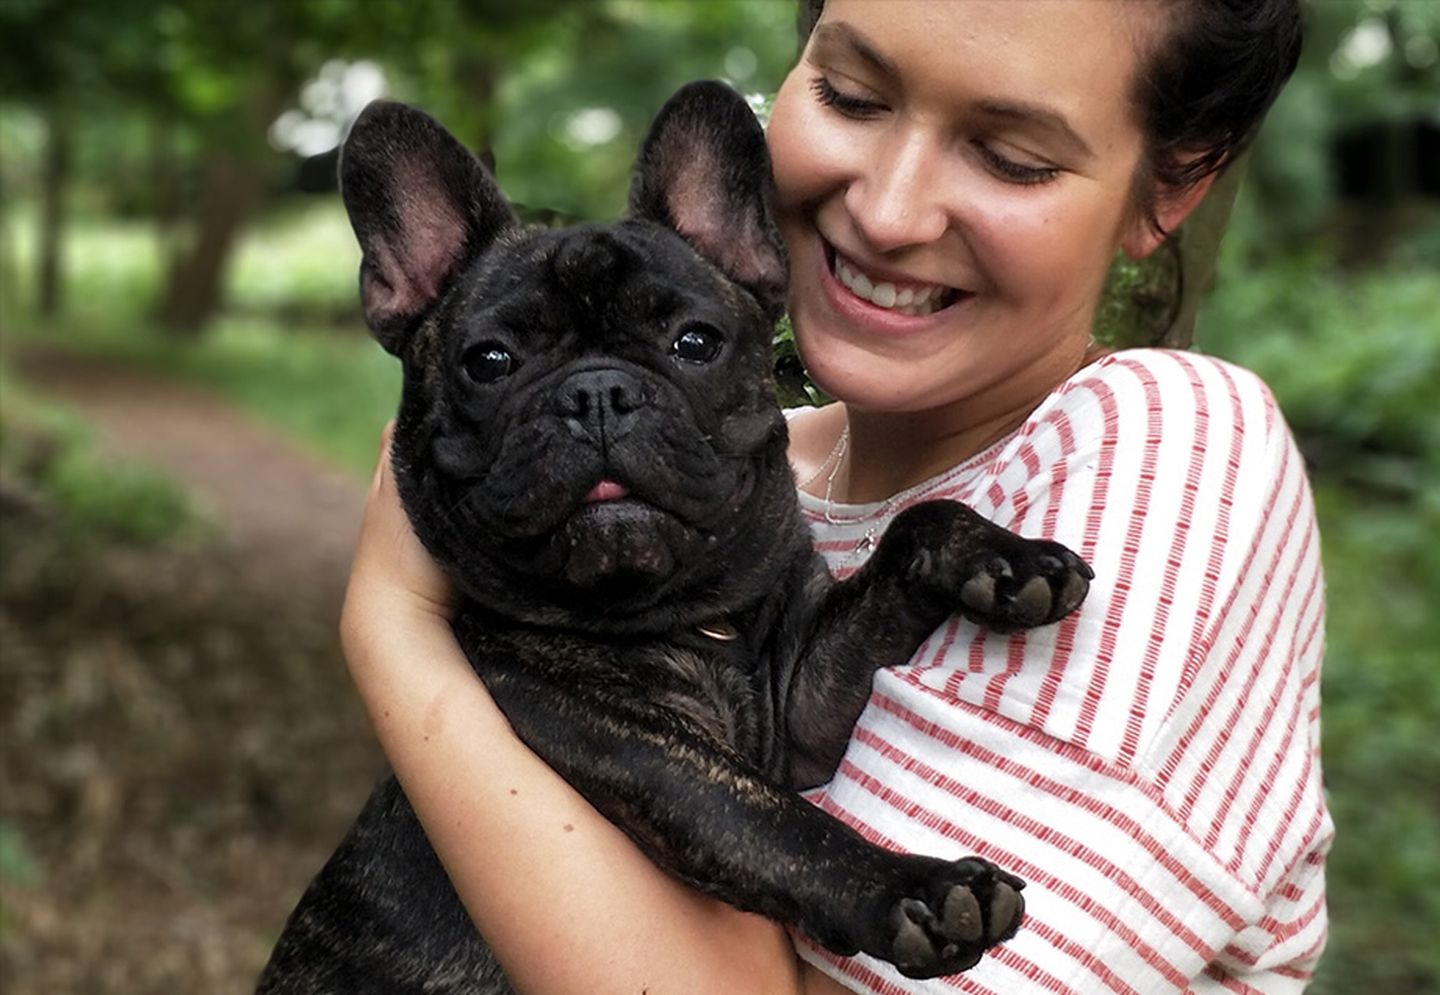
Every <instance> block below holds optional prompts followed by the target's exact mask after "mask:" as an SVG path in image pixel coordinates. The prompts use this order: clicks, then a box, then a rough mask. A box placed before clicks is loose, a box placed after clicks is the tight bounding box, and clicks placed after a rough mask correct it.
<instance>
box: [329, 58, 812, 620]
mask: <svg viewBox="0 0 1440 995" xmlns="http://www.w3.org/2000/svg"><path fill="white" fill-rule="evenodd" d="M340 175H341V189H342V193H343V196H344V200H345V206H346V209H347V210H348V211H349V213H350V219H351V223H352V225H353V226H354V228H355V233H356V236H357V237H358V239H359V241H360V245H361V248H362V250H363V261H362V263H361V267H360V285H361V288H360V289H361V299H362V303H363V306H364V312H365V318H366V321H367V323H368V324H369V325H370V327H371V329H372V330H373V331H374V333H375V335H376V337H377V338H378V339H379V340H380V342H381V344H382V345H383V346H384V347H385V348H386V349H387V350H389V351H390V352H392V353H394V354H395V355H397V356H399V357H400V358H401V360H402V361H403V363H404V368H405V387H404V396H403V399H402V401H401V406H400V413H399V416H398V418H397V422H396V430H395V437H394V448H393V450H392V453H393V463H394V467H395V470H396V475H397V480H398V482H399V485H400V491H401V495H402V498H403V500H404V501H405V505H406V509H407V511H408V512H409V515H410V518H411V520H412V522H413V523H414V525H415V528H416V531H417V533H418V534H419V536H420V537H421V539H422V540H423V541H424V542H425V544H426V546H427V547H428V548H429V549H430V550H431V552H432V553H433V554H434V555H435V556H436V557H437V559H439V560H440V561H441V562H442V563H443V564H444V565H446V566H447V567H448V568H449V569H450V570H451V571H452V573H453V574H454V575H455V576H456V578H457V580H458V582H459V583H460V585H461V587H462V589H463V590H465V591H466V593H468V594H470V595H471V596H472V597H475V598H477V599H478V600H480V601H482V602H484V603H486V604H489V605H491V606H492V607H494V608H497V609H499V610H502V611H506V612H509V613H512V614H516V615H518V616H520V617H522V618H529V619H532V620H536V621H544V622H551V623H554V622H563V623H568V624H576V623H577V622H579V623H580V624H590V625H600V626H605V627H617V628H625V627H633V626H636V625H641V624H654V623H655V622H656V621H657V619H660V618H663V619H664V620H665V621H666V622H667V623H675V622H683V621H692V620H693V619H692V618H687V617H686V616H687V615H688V614H694V615H697V616H703V615H704V614H705V613H706V612H713V611H714V610H715V609H716V608H717V607H722V606H723V605H724V603H725V602H726V600H727V598H731V599H733V597H734V594H733V592H735V591H738V590H740V589H742V588H744V587H747V586H750V585H753V584H754V583H756V582H757V578H761V577H763V571H764V570H765V569H766V564H767V563H771V562H773V560H772V557H773V556H775V555H777V554H779V553H781V552H782V550H779V549H774V548H771V547H776V546H789V544H790V543H789V537H788V536H783V537H777V536H776V535H775V532H776V530H777V529H788V528H789V523H790V522H791V521H793V504H792V503H791V502H793V483H792V481H791V479H790V475H789V469H788V465H787V464H786V461H785V428H784V421H783V418H782V417H781V415H780V413H779V411H778V409H777V406H776V403H775V399H774V385H773V382H772V376H771V369H770V362H771V359H770V340H771V334H772V329H773V325H774V321H775V319H776V317H777V316H778V314H779V312H780V309H781V308H782V306H783V295H784V289H785V283H786V264H785V255H784V250H783V248H782V246H781V244H780V242H779V240H778V237H777V236H776V234H775V231H774V228H773V227H772V225H771V223H770V220H769V217H768V214H767V210H766V194H767V190H768V186H769V182H770V171H769V160H768V158H767V156H766V151H765V143H764V136H763V134H762V133H761V131H760V128H759V125H758V123H757V122H756V120H755V118H754V115H753V114H752V113H751V111H750V109H749V107H748V106H747V105H746V104H745V102H744V100H743V99H742V98H741V97H740V96H739V95H738V94H736V93H735V92H734V91H733V90H730V89H729V88H728V87H725V86H722V85H720V84H717V83H697V84H691V85H690V86H687V87H686V88H684V89H682V90H681V91H680V92H679V93H677V94H676V95H675V96H674V97H672V98H671V100H670V101H669V102H668V103H667V104H666V105H665V107H664V108H663V109H662V110H661V111H660V113H659V115H658V116H657V117H656V119H655V122H654V124H653V125H652V126H651V130H650V134H649V136H648V137H647V138H646V140H645V143H644V145H643V147H642V149H641V152H640V156H639V160H638V162H637V164H636V169H635V175H634V179H633V183H632V186H631V192H630V206H629V211H628V213H627V216H626V217H625V218H624V219H623V220H621V221H619V222H617V223H615V224H608V225H580V226H576V227H572V228H568V229H559V230H549V229H539V228H525V227H521V226H520V225H519V224H517V222H516V220H515V217H514V215H513V213H512V212H511V210H510V208H509V206H508V205H507V204H506V202H505V200H504V198H503V196H502V195H501V193H500V191H499V190H498V188H497V187H496V185H495V182H494V181H493V180H492V179H491V177H490V176H489V175H488V174H487V173H486V172H485V169H484V167H482V166H481V165H480V163H479V161H478V160H477V159H476V158H475V157H474V156H473V155H471V154H470V153H469V152H468V151H467V150H466V149H465V148H464V147H462V146H461V145H460V144H459V143H458V142H457V141H456V140H455V139H454V138H453V137H452V136H451V135H450V134H449V133H447V132H446V131H445V130H444V129H443V128H442V127H441V126H440V125H439V124H437V123H436V122H435V121H434V120H433V119H431V118H429V117H428V116H426V115H424V114H422V113H421V112H419V111H417V110H414V109H412V108H409V107H405V106H404V105H401V104H395V103H376V104H372V105H371V106H370V107H369V108H367V109H366V111H365V112H364V114H362V115H361V117H360V119H359V120H358V121H357V122H356V123H355V127H354V128H353V129H352V131H351V133H350V136H349V138H348V139H347V140H346V142H345V146H344V149H343V152H342V158H341V169H340ZM737 564H750V565H751V566H748V567H745V568H739V567H737V566H736V565H737ZM759 582H760V583H763V580H761V581H759ZM682 601H685V602H698V603H696V604H695V605H694V607H686V606H685V605H683V604H679V602H682ZM722 610H723V607H722ZM641 619H646V620H648V622H645V623H642V622H641V621H640V620H641Z"/></svg>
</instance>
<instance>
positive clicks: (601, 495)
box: [582, 477, 630, 504]
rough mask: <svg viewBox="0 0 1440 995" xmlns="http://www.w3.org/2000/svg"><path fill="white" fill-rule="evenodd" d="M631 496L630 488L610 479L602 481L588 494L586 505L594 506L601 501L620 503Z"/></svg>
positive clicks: (584, 501) (585, 498) (584, 500)
mask: <svg viewBox="0 0 1440 995" xmlns="http://www.w3.org/2000/svg"><path fill="white" fill-rule="evenodd" d="M629 496H630V488H628V487H626V486H625V485H624V484H622V483H619V482H618V481H614V480H611V479H610V478H609V477H605V478H603V479H601V480H600V481H599V482H597V483H596V484H595V486H594V487H592V488H590V490H589V491H588V492H587V493H586V495H585V497H584V499H583V502H582V503H584V504H593V503H596V502H599V501H620V500H623V499H624V498H627V497H629Z"/></svg>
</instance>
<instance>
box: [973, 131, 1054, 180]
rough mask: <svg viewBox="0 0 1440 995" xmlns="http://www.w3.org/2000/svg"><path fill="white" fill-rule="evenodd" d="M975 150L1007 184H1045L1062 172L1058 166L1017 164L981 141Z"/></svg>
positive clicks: (976, 144)
mask: <svg viewBox="0 0 1440 995" xmlns="http://www.w3.org/2000/svg"><path fill="white" fill-rule="evenodd" d="M975 148H976V150H977V151H978V152H979V153H980V158H981V159H982V160H984V162H985V165H986V166H987V167H988V168H989V169H990V171H991V172H993V173H995V174H996V175H998V176H999V177H1000V178H1001V179H1002V180H1005V181H1006V182H1007V183H1018V184H1021V185H1029V184H1034V183H1045V182H1048V181H1050V180H1053V179H1054V178H1055V177H1057V176H1059V175H1060V173H1061V172H1062V170H1061V169H1060V167H1058V166H1031V165H1028V164H1026V163H1023V162H1016V161H1015V160H1014V159H1011V158H1008V157H1007V156H1003V155H1001V154H1000V153H999V152H996V151H995V150H994V149H993V148H991V147H990V146H989V145H987V144H985V143H984V142H981V141H977V142H975Z"/></svg>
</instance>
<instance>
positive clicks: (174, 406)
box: [0, 355, 383, 995]
mask: <svg viewBox="0 0 1440 995" xmlns="http://www.w3.org/2000/svg"><path fill="white" fill-rule="evenodd" d="M15 365H16V366H18V369H19V372H20V374H21V377H22V379H23V380H24V381H25V382H26V383H27V384H28V385H29V386H31V387H32V388H33V389H34V390H35V391H36V392H37V393H41V394H42V395H45V394H48V395H50V396H53V397H54V398H56V399H58V400H61V401H63V402H64V403H65V404H66V405H68V406H70V407H72V408H74V409H75V410H77V411H79V412H80V413H81V414H83V415H84V416H85V418H86V419H87V420H88V421H89V422H91V423H92V424H93V426H94V427H95V429H96V433H97V437H98V441H99V442H100V444H101V447H102V451H104V452H106V453H113V454H115V455H116V456H118V457H123V458H125V459H127V460H131V461H135V460H139V461H143V462H146V463H150V464H152V465H154V466H156V467H158V468H160V469H162V470H164V471H165V472H167V473H168V474H170V475H171V476H172V477H173V478H174V479H176V480H177V481H179V482H181V483H182V484H183V485H185V486H186V487H187V488H188V489H190V490H192V491H193V492H194V494H195V495H196V496H197V498H198V499H199V500H200V502H202V504H203V505H204V506H205V507H207V508H208V509H209V510H210V512H211V514H212V516H213V518H214V520H215V522H216V523H217V531H218V535H216V536H215V537H213V538H207V539H205V540H203V541H198V542H191V543H189V544H187V545H184V546H181V547H180V548H162V549H144V548H130V547H118V546H117V547H114V548H111V547H108V546H107V547H96V546H94V545H93V544H92V545H83V546H82V545H77V544H76V543H75V542H74V541H73V540H67V539H66V537H65V536H63V535H58V534H54V533H55V530H54V529H52V528H51V527H50V526H49V525H48V523H47V521H46V519H45V518H44V517H43V516H41V517H37V518H34V519H30V520H27V519H23V518H22V517H20V516H18V515H13V514H12V515H4V516H0V991H5V992H6V993H7V995H40V993H54V992H92V993H97V995H111V993H114V995H119V993H122V992H123V993H127V995H144V993H152V992H153V993H157V995H158V993H161V992H164V993H173V992H205V993H220V995H228V993H236V995H239V993H243V992H249V991H252V990H253V987H254V982H255V978H256V976H257V975H258V972H259V970H260V967H261V966H262V965H263V963H264V960H265V958H266V956H267V955H268V952H269V949H270V946H271V945H272V944H273V942H274V938H275V936H276V935H277V933H278V931H279V929H280V927H281V925H282V924H283V922H284V918H285V916H286V914H287V913H288V911H289V909H290V908H291V907H293V905H294V903H295V901H296V899H297V898H298V896H299V893H300V891H301V889H302V888H303V887H304V886H305V884H306V883H307V882H308V880H309V878H310V877H311V876H312V875H313V874H314V873H315V871H316V870H318V869H319V867H320V865H321V864H322V863H323V861H324V859H325V857H326V855H328V853H329V852H330V851H331V850H332V849H333V848H334V846H335V844H336V843H337V842H338V840H339V838H340V835H341V834H342V833H343V832H344V829H345V827H346V826H347V825H348V824H349V822H350V821H351V820H352V819H353V817H354V815H355V813H356V812H358V810H359V807H360V805H361V803H362V802H363V799H364V796H365V794H366V793H367V792H368V789H369V786H370V785H371V784H372V783H373V781H374V778H375V777H376V775H377V774H378V773H380V772H381V770H382V769H383V765H382V762H381V759H380V756H379V753H378V750H377V749H376V748H375V746H374V744H373V740H372V738H371V735H370V731H369V727H368V724H367V723H366V721H365V718H364V716H363V714H362V712H361V710H360V708H359V705H358V703H357V701H356V699H355V696H354V693H353V690H352V689H351V687H350V685H349V681H348V678H347V677H346V675H345V671H344V667H343V663H342V662H341V660H340V658H339V652H338V646H337V640H336V635H335V622H336V619H337V617H338V606H339V602H340V597H341V593H342V590H343V584H344V579H345V575H346V571H347V568H348V564H349V557H350V550H351V548H352V544H353V542H354V537H355V532H356V528H357V526H358V522H359V517H360V513H361V509H362V506H363V499H364V485H363V483H362V482H361V481H358V480H356V479H354V478H352V477H351V476H349V475H347V474H345V473H343V472H341V471H339V470H336V469H334V468H331V467H328V466H326V465H324V464H323V463H322V462H320V461H319V460H317V459H315V458H313V457H311V456H309V455H308V454H306V453H304V452H302V451H300V450H299V449H297V448H296V447H295V446H293V445H291V444H290V443H288V442H287V441H286V440H284V439H283V438H281V437H280V436H279V435H278V434H276V433H275V432H273V431H271V430H269V429H267V428H265V427H263V426H260V425H258V424H256V423H255V422H253V421H252V420H250V419H249V418H247V417H245V416H243V415H241V414H240V413H238V412H237V411H235V410H234V409H233V408H231V407H230V406H228V405H226V404H225V403H223V402H221V401H218V400H216V399H215V398H213V397H212V396H209V395H206V394H204V393H202V392H200V391H197V390H195V389H193V388H190V387H186V386H181V385H177V384H174V383H171V382H169V381H166V380H164V379H161V378H158V377H156V376H155V375H153V374H147V373H143V372H138V371H135V370H129V369H123V368H114V367H110V366H106V365H102V364H99V363H97V362H95V361H93V360H80V359H72V358H62V357H58V356H54V355H47V356H44V357H26V358H25V359H23V360H22V361H21V362H19V363H18V364H15Z"/></svg>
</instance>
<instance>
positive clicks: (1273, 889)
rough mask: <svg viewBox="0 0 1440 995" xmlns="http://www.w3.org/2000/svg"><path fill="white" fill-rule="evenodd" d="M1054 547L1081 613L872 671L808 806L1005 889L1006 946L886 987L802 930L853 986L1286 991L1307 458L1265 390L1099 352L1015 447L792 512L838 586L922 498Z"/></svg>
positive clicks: (1022, 431)
mask: <svg viewBox="0 0 1440 995" xmlns="http://www.w3.org/2000/svg"><path fill="white" fill-rule="evenodd" d="M936 497H946V498H954V499H957V500H960V501H964V502H966V503H968V504H970V505H972V506H973V507H974V508H975V509H976V510H977V511H979V512H980V513H981V514H983V515H985V516H986V517H988V518H990V519H991V520H993V521H995V522H997V523H999V524H1000V525H1003V526H1005V527H1007V528H1010V529H1013V530H1014V531H1016V532H1018V533H1020V534H1022V535H1026V536H1034V537H1043V538H1048V539H1055V540H1058V541H1060V542H1063V543H1065V544H1067V545H1068V546H1070V547H1071V548H1072V549H1074V550H1075V551H1076V552H1078V553H1080V554H1081V555H1082V556H1083V557H1084V558H1085V559H1086V561H1087V562H1089V563H1090V564H1091V566H1093V567H1094V569H1095V575H1096V576H1095V580H1094V581H1093V583H1092V585H1091V588H1090V595H1089V598H1088V600H1087V601H1086V602H1085V604H1084V606H1083V607H1082V609H1081V610H1080V611H1079V612H1078V613H1076V614H1075V615H1073V616H1071V617H1070V618H1067V619H1065V620H1064V621H1063V622H1061V623H1060V624H1058V625H1055V626H1050V627H1048V628H1045V629H1040V630H1037V631H1033V632H1029V633H1023V634H1018V635H1012V636H1003V635H997V634H995V633H989V632H985V631H983V630H981V629H979V628H977V627H976V626H975V625H973V624H971V623H969V622H966V621H964V620H963V619H958V618H957V619H952V620H951V621H950V622H948V623H947V624H946V625H944V626H943V627H941V628H940V629H939V630H937V631H936V632H935V633H934V634H933V635H932V636H931V638H930V639H929V640H928V641H927V642H926V643H925V645H923V646H922V647H921V648H920V650H919V651H918V652H917V653H916V654H915V656H914V658H913V659H912V660H911V662H910V663H909V665H907V666H903V667H893V668H889V669H886V670H882V671H880V672H879V674H878V675H877V676H876V679H875V688H874V692H873V694H872V696H871V699H870V703H869V705H868V707H867V708H866V710H865V713H864V714H863V715H862V716H861V718H860V721H859V723H858V725H857V726H856V729H855V733H854V736H853V737H852V739H851V743H850V747H849V750H848V752H847V753H846V755H845V759H844V761H843V762H842V764H841V767H840V770H839V771H838V773H837V774H836V776H835V778H834V780H833V781H832V782H831V783H830V784H828V785H826V786H825V787H823V788H820V789H817V790H816V791H815V792H813V793H812V794H811V798H812V800H813V801H814V802H815V803H816V804H817V805H820V806H821V807H822V808H824V809H825V810H827V811H829V812H832V813H833V814H835V815H836V816H838V817H839V818H841V819H843V820H844V821H846V822H848V823H850V824H851V825H853V826H855V827H856V828H857V829H859V830H860V831H861V832H862V833H863V834H864V835H865V836H867V837H868V838H869V839H872V840H874V841H876V842H878V843H880V844H882V845H884V846H887V847H890V848H893V849H899V850H905V851H912V852H919V853H926V854H931V855H934V856H942V857H961V856H965V855H967V854H972V853H974V854H979V855H981V856H984V857H987V858H989V859H991V860H993V861H995V862H996V863H998V864H1000V865H1001V866H1003V867H1005V868H1006V869H1007V870H1010V871H1013V872H1014V873H1016V874H1019V875H1020V876H1022V877H1023V878H1025V879H1026V881H1027V888H1026V890H1025V902H1026V919H1025V924H1024V926H1023V927H1022V928H1021V930H1020V933H1019V934H1018V935H1017V936H1016V937H1015V938H1014V939H1012V940H1010V941H1009V942H1007V943H1005V944H1004V945H1002V946H1001V947H1000V948H998V949H997V950H995V951H993V952H992V953H990V954H988V955H987V956H986V957H985V958H984V959H983V960H982V961H981V963H980V964H979V966H977V967H975V968H974V969H972V970H971V971H969V972H967V973H966V974H963V975H959V976H957V977H953V978H947V979H940V980H936V981H929V982H917V981H912V980H908V979H906V978H903V977H902V976H900V975H899V974H898V973H896V972H895V971H894V970H893V969H892V968H890V967H889V966H888V965H886V964H882V963H879V962H877V961H874V960H872V959H869V958H866V957H857V958H850V959H846V958H838V957H835V956H833V955H831V954H829V953H828V952H826V951H824V950H822V949H819V948H817V947H815V946H813V945H812V944H810V943H809V942H808V941H805V940H804V939H803V938H802V939H801V940H800V941H799V943H800V951H801V955H802V956H803V957H805V958H806V959H807V960H809V961H811V962H812V963H814V964H816V965H818V966H819V967H820V968H821V969H822V970H824V971H826V973H829V974H832V975H834V976H836V977H839V978H840V979H842V980H843V981H844V982H845V983H846V984H847V985H848V986H850V987H852V988H854V989H856V990H858V991H862V992H874V993H898V992H979V993H998V995H1009V993H1016V992H1066V993H1070V992H1074V993H1089V992H1111V991H1113V992H1127V993H1141V995H1149V993H1159V992H1263V993H1274V992H1294V991H1300V990H1301V989H1303V988H1304V986H1305V984H1306V982H1307V980H1308V979H1309V977H1310V974H1311V971H1312V969H1313V966H1314V964H1315V961H1316V959H1317V958H1318V956H1319V953H1320V951H1321V949H1322V947H1323V945H1324V942H1325V933H1326V913H1325V879H1324V861H1325V854H1326V851H1327V849H1328V847H1329V843H1330V839H1331V837H1332V834H1333V827H1332V824H1331V821H1330V817H1329V814H1328V813H1327V811H1326V808H1325V798H1324V794H1323V790H1322V786H1321V779H1320V758H1319V743H1320V737H1319V716H1320V695H1319V692H1320V686H1319V675H1320V659H1321V655H1322V649H1323V643H1324V634H1323V631H1322V628H1323V619H1324V588H1323V582H1322V578H1321V568H1320V548H1319V539H1318V536H1317V534H1316V528H1315V518H1314V511H1313V507H1312V502H1311V496H1310V490H1309V485H1308V483H1307V481H1306V478H1305V469H1304V466H1303V463H1302V460H1301V457H1300V454H1299V453H1298V451H1297V450H1296V447H1295V444H1294V441H1293V439H1292V438H1291V436H1290V433H1289V430H1288V429H1287V427H1286V425H1285V423H1284V421H1283V419H1282V418H1281V415H1280V413H1279V411H1278V410H1277V408H1276V406H1275V401H1274V399H1273V398H1272V397H1271V395H1270V392H1269V390H1268V389H1267V388H1266V387H1265V385H1264V384H1263V383H1261V382H1260V380H1259V379H1258V378H1256V377H1255V376H1254V375H1253V374H1251V373H1248V372H1246V371H1244V370H1241V369H1238V368H1236V367H1234V366H1231V365H1229V364H1227V363H1224V362H1221V361H1219V360H1216V359H1212V358H1209V357H1205V356H1201V355H1196V354H1191V353H1180V352H1169V351H1163V350H1152V349H1141V350H1130V351H1125V352H1119V353H1115V354H1113V355H1110V356H1107V357H1106V358H1104V359H1101V360H1099V361H1098V362H1096V363H1094V364H1092V365H1090V366H1087V367H1086V368H1084V369H1082V370H1081V371H1080V372H1078V373H1077V374H1075V376H1073V377H1072V378H1070V379H1069V380H1067V381H1066V382H1065V383H1064V384H1062V385H1061V386H1060V387H1059V388H1058V389H1057V390H1056V391H1055V392H1054V394H1052V395H1051V396H1050V397H1049V398H1047V399H1046V401H1045V402H1044V403H1043V404H1041V406H1040V407H1039V408H1037V409H1036V411H1035V412H1034V413H1033V414H1032V415H1031V416H1030V418H1029V419H1028V420H1027V421H1026V422H1025V424H1024V425H1022V426H1021V427H1020V428H1019V429H1017V430H1016V431H1015V432H1014V433H1012V434H1011V435H1009V436H1008V437H1006V438H1005V439H1003V440H1001V441H1000V442H998V443H996V444H995V445H994V446H992V447H991V448H989V449H988V450H986V451H985V452H983V453H981V454H979V455H977V456H975V457H974V458H973V459H970V460H968V461H966V462H965V463H963V464H961V465H960V466H957V467H955V468H953V469H951V470H949V471H948V472H946V473H944V474H941V475H940V476H938V477H936V478H934V479H932V480H929V481H926V482H925V483H923V484H921V485H919V486H917V487H915V488H913V489H911V490H909V491H906V492H904V493H903V494H902V495H900V496H899V497H898V498H891V499H890V500H889V501H886V502H882V503H879V504H875V505H836V506H833V507H831V508H829V509H828V511H829V514H828V516H827V514H826V511H827V508H826V507H825V502H823V501H821V500H818V499H815V498H811V497H808V496H805V495H802V502H803V506H804V509H805V513H806V516H807V518H808V519H809V520H810V524H811V526H812V528H813V530H814V533H815V536H816V539H817V542H818V544H819V548H820V550H821V551H822V553H823V554H824V555H825V557H826V558H827V560H828V561H829V563H830V565H831V568H832V570H834V571H835V572H836V573H837V574H838V575H841V576H843V575H845V574H848V573H850V572H852V571H853V570H854V569H855V568H856V567H858V566H859V564H860V562H861V560H862V559H863V555H864V551H863V548H864V545H865V543H864V542H863V540H864V537H865V535H866V533H867V532H871V531H873V530H874V529H875V527H876V526H877V525H883V524H884V523H886V522H888V521H889V519H891V518H893V517H894V515H895V514H897V513H899V512H900V511H901V510H903V509H904V508H906V507H908V506H909V505H911V504H914V503H915V502H917V501H922V500H925V499H928V498H936Z"/></svg>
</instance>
